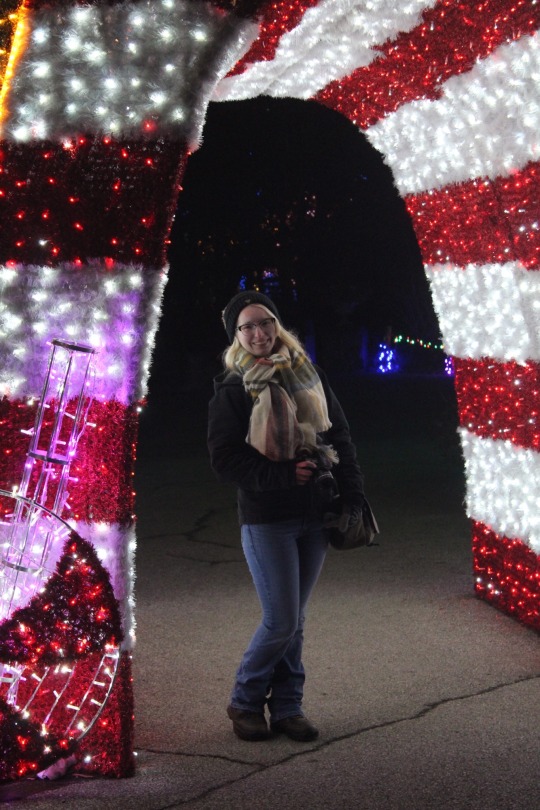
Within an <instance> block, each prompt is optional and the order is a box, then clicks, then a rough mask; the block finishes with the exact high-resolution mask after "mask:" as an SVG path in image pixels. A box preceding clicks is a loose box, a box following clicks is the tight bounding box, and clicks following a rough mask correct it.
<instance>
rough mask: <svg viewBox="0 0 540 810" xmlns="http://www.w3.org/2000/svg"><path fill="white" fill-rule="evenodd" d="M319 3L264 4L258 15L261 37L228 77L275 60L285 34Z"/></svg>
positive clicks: (308, 0)
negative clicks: (253, 65) (260, 63)
mask: <svg viewBox="0 0 540 810" xmlns="http://www.w3.org/2000/svg"><path fill="white" fill-rule="evenodd" d="M319 2H320V0H287V2H279V3H276V0H267V2H265V3H262V4H261V5H260V9H259V11H258V13H257V18H258V20H259V21H260V26H261V27H260V33H259V36H258V38H257V39H256V40H255V42H254V43H253V45H252V46H251V48H250V49H249V50H248V52H247V53H246V55H245V56H244V57H243V58H242V59H240V60H239V61H238V62H237V63H236V65H235V66H234V67H233V69H232V70H230V71H229V73H228V74H227V75H228V76H236V75H237V74H239V73H243V72H244V71H245V69H246V68H247V67H248V65H250V64H252V63H254V62H267V61H269V60H270V59H273V58H274V54H275V53H276V48H277V46H278V45H279V40H280V39H281V37H282V36H283V34H286V33H287V31H292V29H293V28H296V26H297V25H298V23H299V22H300V20H301V19H302V17H303V16H304V14H305V12H306V10H307V9H308V8H312V7H313V6H317V5H319Z"/></svg>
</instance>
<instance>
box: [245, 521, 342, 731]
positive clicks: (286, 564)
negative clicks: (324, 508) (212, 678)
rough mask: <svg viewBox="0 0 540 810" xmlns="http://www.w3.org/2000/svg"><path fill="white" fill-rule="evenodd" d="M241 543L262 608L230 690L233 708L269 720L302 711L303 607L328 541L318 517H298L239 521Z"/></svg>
mask: <svg viewBox="0 0 540 810" xmlns="http://www.w3.org/2000/svg"><path fill="white" fill-rule="evenodd" d="M241 531H242V547H243V549H244V555H245V557H246V561H247V564H248V566H249V570H250V572H251V576H252V577H253V582H254V584H255V588H256V590H257V595H258V597H259V601H260V603H261V608H262V620H261V624H260V625H259V627H258V628H257V630H256V631H255V634H254V635H253V638H252V639H251V641H250V643H249V646H248V648H247V650H246V651H245V653H244V655H243V657H242V661H241V663H240V666H239V668H238V672H237V673H236V683H235V685H234V688H233V691H232V695H231V705H232V706H234V708H236V709H243V710H245V711H252V712H257V713H262V712H264V706H265V703H268V708H269V710H270V715H271V718H272V720H274V721H277V720H282V719H283V718H284V717H293V716H294V715H298V714H302V710H301V708H300V707H301V705H302V696H303V687H304V681H305V672H304V666H303V664H302V645H303V640H304V633H303V629H304V618H305V608H306V605H307V602H308V599H309V596H310V594H311V592H312V590H313V587H314V585H315V583H316V582H317V579H318V577H319V574H320V572H321V568H322V566H323V563H324V559H325V556H326V551H327V548H328V541H327V537H326V533H325V531H324V529H323V527H322V525H321V522H320V521H319V520H311V521H309V522H307V521H306V522H305V521H304V520H303V519H302V518H298V519H294V520H288V521H283V522H279V523H262V524H252V525H244V526H242V530H241Z"/></svg>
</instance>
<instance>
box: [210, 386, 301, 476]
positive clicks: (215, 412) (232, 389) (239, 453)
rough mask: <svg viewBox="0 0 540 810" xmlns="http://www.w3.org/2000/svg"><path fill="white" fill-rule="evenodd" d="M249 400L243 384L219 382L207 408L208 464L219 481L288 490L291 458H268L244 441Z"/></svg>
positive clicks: (293, 468) (292, 467) (292, 471)
mask: <svg viewBox="0 0 540 810" xmlns="http://www.w3.org/2000/svg"><path fill="white" fill-rule="evenodd" d="M250 415H251V400H250V398H249V396H248V395H247V394H246V392H245V391H244V389H243V387H242V385H222V386H221V387H219V388H218V389H217V391H216V393H215V394H214V397H213V398H212V399H211V401H210V405H209V408H208V450H209V453H210V463H211V465H212V469H213V470H214V472H215V473H216V475H217V477H218V478H219V480H220V481H222V482H224V483H232V484H236V486H238V487H240V488H241V489H245V490H248V491H252V492H265V491H269V490H279V489H290V488H291V487H294V486H295V484H296V465H295V462H294V461H271V460H270V459H268V458H266V456H263V455H262V453H259V451H258V450H256V449H255V448H254V447H251V445H249V444H247V442H246V436H247V432H248V427H249V419H250Z"/></svg>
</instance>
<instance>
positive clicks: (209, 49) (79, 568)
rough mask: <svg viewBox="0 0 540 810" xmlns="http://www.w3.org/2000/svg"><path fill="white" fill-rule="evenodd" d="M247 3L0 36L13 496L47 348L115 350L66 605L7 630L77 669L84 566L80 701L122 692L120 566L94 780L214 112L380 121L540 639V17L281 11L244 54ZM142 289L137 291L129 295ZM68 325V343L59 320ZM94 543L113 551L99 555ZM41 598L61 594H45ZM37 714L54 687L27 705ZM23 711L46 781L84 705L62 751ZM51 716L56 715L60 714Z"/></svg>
mask: <svg viewBox="0 0 540 810" xmlns="http://www.w3.org/2000/svg"><path fill="white" fill-rule="evenodd" d="M234 5H235V4H234V3H233V2H232V0H231V3H230V4H228V3H225V2H223V3H216V4H215V7H214V6H213V5H212V3H199V2H190V0H185V2H173V0H159V1H158V2H155V0H152V1H150V0H126V1H125V2H114V1H113V2H109V0H103V2H99V0H94V2H92V3H89V4H87V5H84V4H83V5H81V4H80V3H78V2H75V0H74V2H73V3H70V2H62V3H58V4H49V3H45V4H39V3H29V4H27V5H26V6H25V10H24V18H23V17H21V18H20V21H21V25H20V26H19V27H18V29H15V23H14V18H13V17H12V16H10V15H13V14H17V13H18V12H19V4H17V3H13V2H7V0H0V37H2V39H1V43H2V45H1V47H3V48H4V49H5V47H6V43H7V47H8V48H9V47H11V56H10V61H9V62H6V59H5V54H1V53H0V60H1V61H0V69H1V66H2V65H3V64H5V65H6V70H5V81H4V84H3V87H2V96H1V104H2V110H1V113H2V138H3V140H2V142H1V143H0V218H1V221H2V223H3V225H4V223H9V227H2V230H1V231H0V273H1V276H0V282H1V283H2V285H3V289H2V292H7V293H8V296H7V298H6V297H5V296H4V295H2V302H3V304H2V305H3V307H4V309H3V310H2V311H1V313H0V315H1V316H2V323H1V327H0V340H1V341H2V343H1V350H2V356H3V359H4V358H5V360H6V363H5V367H4V364H2V367H3V368H4V371H3V376H2V380H1V381H2V384H3V390H4V392H5V398H4V399H3V400H2V402H1V403H0V406H1V410H0V431H1V432H2V434H3V437H6V436H7V437H8V442H7V444H4V448H5V449H4V452H3V454H2V457H1V459H0V461H1V463H0V484H2V485H4V486H5V485H9V486H8V487H7V488H8V489H11V486H12V485H13V483H14V482H17V481H19V480H20V475H21V473H22V471H23V467H24V462H25V453H26V449H27V439H28V437H27V436H24V435H22V436H21V434H20V433H19V429H20V428H21V427H22V428H24V429H28V428H30V427H31V425H32V424H33V421H34V417H35V410H36V406H35V405H33V404H29V403H32V402H33V400H34V399H35V398H36V397H37V396H38V394H39V391H38V390H37V388H36V385H37V382H38V381H39V380H41V379H42V378H43V373H44V367H43V350H42V349H41V348H40V347H42V346H43V345H46V343H47V341H50V340H51V339H52V338H53V337H58V338H60V339H64V340H66V341H77V342H81V343H84V344H86V345H89V346H92V347H93V348H96V349H99V354H98V359H97V362H96V391H95V400H94V402H93V404H92V406H91V408H90V410H89V413H88V419H89V420H90V421H92V422H93V423H95V425H96V427H95V428H94V429H92V431H86V432H85V434H84V436H83V437H82V439H81V442H80V444H79V446H78V448H77V455H76V457H75V459H74V460H73V463H72V467H71V469H72V471H73V477H77V478H78V479H79V480H78V482H77V485H76V486H75V482H73V486H72V491H71V492H70V499H69V502H70V504H71V510H72V512H73V514H74V516H75V517H76V519H77V530H76V535H77V536H73V537H72V538H71V539H69V540H68V541H67V542H68V545H67V546H65V548H64V551H63V552H61V553H60V557H59V560H58V563H57V565H58V566H59V567H57V568H55V570H54V572H51V571H49V572H48V573H49V578H48V580H47V582H48V583H49V585H50V590H49V591H47V590H46V591H45V593H44V594H39V595H38V594H36V595H35V596H34V597H32V599H31V600H30V603H29V605H27V606H26V607H28V608H29V610H30V613H29V614H28V616H27V618H26V619H25V621H24V622H19V624H22V625H23V626H24V630H20V628H19V631H18V634H17V632H16V628H15V626H12V625H9V624H6V623H5V622H3V623H2V625H0V632H5V633H7V636H6V639H7V640H6V644H9V645H11V646H9V647H5V648H4V650H5V651H6V657H9V655H12V656H17V658H18V662H19V665H20V666H22V665H23V663H24V664H25V665H27V662H28V661H30V660H32V661H35V666H39V667H45V666H47V667H49V666H50V667H53V666H56V665H57V663H55V659H54V656H55V655H57V654H59V650H62V649H64V645H65V647H66V649H69V650H70V656H71V655H72V656H74V657H76V655H77V650H76V648H74V647H73V646H71V647H70V646H69V644H70V643H71V641H70V639H69V638H68V637H67V636H66V633H64V632H63V630H65V625H64V623H68V624H69V622H71V621H72V620H74V619H73V617H72V616H71V614H69V617H67V614H65V613H64V612H63V608H62V607H58V606H62V605H63V604H64V602H63V599H64V595H63V594H64V587H65V586H67V581H68V580H69V578H70V577H73V578H74V581H75V583H76V584H75V591H74V595H73V596H72V597H70V598H72V599H74V600H75V601H76V603H78V604H77V607H78V608H80V614H78V615H79V616H81V617H82V618H79V619H77V621H80V628H81V633H80V637H81V639H82V643H83V646H84V647H85V648H87V649H89V650H90V649H92V653H91V654H90V655H89V656H88V658H85V657H84V655H83V657H82V658H77V666H76V671H75V674H74V675H73V676H72V677H71V679H70V682H69V683H70V687H69V688H70V689H71V688H73V689H74V691H75V695H74V697H73V698H72V699H71V698H70V704H72V705H74V706H81V705H82V704H80V702H79V700H78V698H79V695H80V694H82V693H81V692H80V691H78V690H80V689H81V688H82V685H83V684H85V683H86V684H88V683H94V678H95V677H96V673H97V677H98V680H99V681H100V683H105V684H107V683H108V681H107V678H108V675H107V677H103V678H102V677H101V673H100V670H99V666H100V662H101V660H102V659H101V657H99V656H102V655H103V654H104V653H103V650H102V649H101V648H100V649H99V650H97V651H96V650H95V649H94V647H93V644H94V641H95V638H94V635H93V633H94V631H95V629H96V627H97V628H98V629H99V628H100V627H102V626H103V627H108V630H107V632H106V633H105V635H104V636H103V637H100V638H99V641H98V645H101V644H103V643H105V644H107V643H109V642H110V643H111V644H113V645H117V644H119V643H120V637H121V635H120V632H119V631H118V626H117V623H116V621H112V623H110V624H109V623H108V622H109V619H110V618H111V617H112V616H113V613H114V604H115V602H114V600H113V599H112V598H111V599H109V598H108V597H107V598H105V594H106V592H107V593H109V595H110V592H108V591H107V586H106V581H105V579H103V577H102V574H103V570H105V571H106V573H107V576H108V577H109V580H110V582H111V585H112V594H113V596H114V599H116V600H117V602H118V603H119V615H120V616H121V619H122V622H123V623H124V624H123V627H122V628H121V629H122V637H123V639H124V641H123V642H122V647H121V653H120V657H119V659H118V664H117V668H116V676H115V680H114V684H113V685H112V687H111V689H110V691H109V692H108V693H107V699H106V702H104V703H103V704H102V706H101V710H100V714H99V717H97V718H96V719H95V721H94V722H93V725H92V726H91V728H89V726H90V721H89V719H88V718H87V717H85V715H84V711H83V713H82V715H80V717H79V719H80V722H81V723H82V725H83V727H84V736H83V741H82V742H83V744H82V745H81V746H79V747H78V753H79V758H78V761H77V765H76V767H77V768H78V769H79V770H81V771H82V772H89V773H100V774H107V775H116V776H121V775H126V774H127V773H129V772H130V769H131V768H132V764H133V759H132V734H133V726H132V705H131V685H130V645H131V643H132V638H133V634H132V629H133V628H132V627H127V626H126V622H127V623H128V624H129V619H128V618H127V617H128V616H129V615H130V611H131V608H130V606H129V600H130V591H129V588H130V585H129V583H130V573H129V570H128V569H129V568H130V565H131V562H130V556H129V553H128V549H129V548H131V547H132V545H133V542H134V539H133V538H134V534H133V513H132V509H133V490H132V485H131V482H132V473H133V462H134V456H135V446H136V409H137V408H138V407H139V405H140V399H141V398H142V397H143V396H144V391H145V385H146V376H147V373H148V367H149V360H150V353H151V347H152V342H153V333H154V331H155V328H156V325H157V320H158V316H159V307H160V296H161V292H162V290H163V284H164V280H165V277H166V272H167V268H166V262H165V242H166V239H167V236H168V230H169V228H170V223H171V219H172V216H173V212H174V206H175V200H176V195H177V193H178V184H179V178H180V176H181V173H182V171H183V166H184V161H185V158H186V157H187V154H188V152H189V149H190V148H193V147H194V146H195V145H196V144H197V143H198V141H199V138H200V131H201V127H202V123H203V120H204V113H205V109H206V105H207V103H208V101H209V99H210V98H212V97H213V98H214V99H216V100H227V99H234V98H250V97H253V96H256V95H261V94H268V95H282V96H291V97H295V98H305V99H308V98H311V99H317V100H318V101H320V102H321V103H323V104H326V105H328V106H330V107H332V108H333V109H336V110H338V111H340V112H341V113H343V114H344V115H346V116H347V117H348V118H350V120H352V121H353V122H354V123H355V124H356V125H357V126H358V127H359V128H361V129H363V130H365V133H366V137H367V138H368V139H369V140H370V142H371V143H372V144H373V146H374V147H375V148H376V149H378V150H379V151H380V152H381V153H382V154H383V156H384V158H385V160H386V161H387V163H388V164H389V166H390V167H391V169H392V171H393V174H394V178H395V182H396V185H397V187H398V189H399V191H400V193H401V194H402V196H403V198H404V200H405V204H406V206H407V209H408V211H409V213H410V215H411V218H412V221H413V224H414V227H415V230H416V233H417V236H418V241H419V244H420V247H421V250H422V255H423V257H424V261H425V264H426V272H427V275H428V278H429V280H430V284H431V288H432V291H433V297H434V303H435V307H436V310H437V313H438V316H439V322H440V324H441V331H442V334H443V338H444V344H445V347H446V349H447V351H448V352H449V353H450V354H451V355H452V357H453V358H454V363H455V369H456V390H457V392H458V401H459V410H460V422H461V437H462V442H463V447H464V452H465V456H466V476H467V511H468V514H469V516H470V517H471V519H472V520H473V541H474V546H475V552H474V560H475V569H476V574H477V584H476V587H477V591H478V593H479V594H480V595H481V596H483V597H484V598H487V599H489V600H490V601H491V602H492V603H493V604H497V605H498V606H500V607H502V608H503V609H504V610H507V611H508V612H510V613H511V614H512V615H516V616H517V617H518V618H519V619H520V620H522V621H524V622H526V623H528V624H530V625H531V626H534V627H537V628H538V627H539V626H540V625H539V610H538V605H539V604H540V592H539V589H538V576H537V574H538V559H539V558H538V554H539V552H540V546H539V542H540V538H539V533H538V517H537V516H538V514H539V509H538V498H537V493H538V490H539V483H540V473H539V469H538V467H539V463H538V459H539V458H540V456H539V448H538V444H537V437H538V427H537V425H538V421H537V420H538V407H537V405H538V390H539V384H540V379H539V369H540V365H539V364H540V348H539V341H538V306H537V302H538V295H537V290H538V286H537V284H538V282H537V278H538V274H537V271H538V269H540V267H539V262H540V228H539V224H538V223H539V222H540V187H539V184H540V172H539V167H538V166H539V164H538V161H539V153H538V132H539V131H540V102H539V100H538V82H537V76H538V72H539V70H540V55H539V54H540V47H539V38H538V33H537V30H538V28H539V26H540V4H538V3H536V2H534V1H533V2H529V0H493V2H490V3H478V2H476V0H474V1H473V0H459V2H458V0H438V2H434V3H428V2H426V0H411V2H409V3H407V4H406V5H405V6H404V5H403V4H399V3H395V0H380V2H377V3H369V4H366V3H365V2H363V0H353V2H352V3H351V0H333V1H332V2H331V3H329V2H317V0H286V2H274V3H265V4H264V5H261V13H262V25H261V36H260V37H259V39H258V40H257V41H256V42H255V43H254V44H253V46H252V48H251V50H250V51H249V52H248V53H247V54H246V50H247V48H248V47H249V45H250V42H251V41H252V40H253V39H254V38H255V36H256V31H255V30H254V27H253V24H252V22H251V21H250V20H247V19H242V17H241V16H240V15H239V13H238V12H237V11H235V13H233V14H231V13H230V9H231V8H233V7H234ZM248 5H249V4H248ZM257 5H258V4H256V3H255V4H252V7H256V6H257ZM113 31H114V36H111V32H113ZM86 42H88V43H89V47H86V46H85V43H86ZM179 54H181V58H180V57H179ZM244 55H245V56H244ZM243 56H244V58H243V59H242V57H243ZM239 60H242V61H239ZM235 66H236V67H235ZM227 71H230V73H229V75H228V76H226V77H225V74H226V73H227ZM224 77H225V78H224ZM239 136H241V133H239ZM126 234H129V238H126ZM133 278H139V280H140V284H138V286H137V285H135V287H133V286H130V285H131V282H130V279H133ZM51 291H52V293H51ZM57 291H58V292H59V293H61V295H60V297H59V298H58V300H56V297H55V294H56V292H57ZM49 293H51V295H50V297H49ZM62 293H63V295H62ZM62 313H63V315H64V317H63V318H61V317H60V315H61V314H62ZM495 321H496V322H497V324H498V327H497V328H494V322H495ZM59 322H61V323H62V324H66V326H67V327H69V329H70V332H69V333H68V334H65V333H64V332H62V333H58V332H57V331H56V329H57V324H58V323H59ZM117 324H118V326H117ZM517 389H519V394H517V395H516V393H515V391H516V390H517ZM111 416H112V417H113V418H112V419H110V417H111ZM109 436H110V437H112V438H113V439H114V449H115V453H114V454H112V453H111V454H109V453H108V447H107V444H106V439H107V438H108V437H109ZM23 439H24V440H25V441H26V447H25V446H24V445H23ZM495 468H496V469H497V473H498V474H497V476H494V475H493V469H495ZM100 476H102V478H101V486H100ZM105 483H106V485H107V492H106V494H105V495H104V493H103V489H104V484H105ZM524 504H525V506H524ZM4 512H6V513H7V512H9V508H8V507H7V506H5V508H4ZM97 516H99V517H97ZM79 538H80V539H79ZM98 546H100V551H101V553H102V557H103V559H102V560H100V558H98V557H97V555H96V557H93V556H92V551H94V552H95V549H96V548H97V547H98ZM96 559H97V562H96ZM70 572H72V573H70ZM57 575H58V577H57ZM58 578H59V579H60V580H61V581H62V585H61V586H60V585H58V587H57V583H58V581H59V579H58ZM87 582H88V583H89V584H87ZM85 589H86V591H87V593H86V594H85V593H84V591H85ZM51 593H52V595H51ZM65 593H66V594H67V593H68V591H67V590H66V591H65ZM92 594H95V598H94V596H92ZM42 597H43V598H44V599H45V600H47V599H49V601H46V602H45V603H42V602H39V604H38V603H37V602H36V603H33V601H32V600H33V599H38V598H39V599H41V598H42ZM53 598H54V601H52V600H53ZM45 605H50V606H51V607H49V608H47V610H45ZM53 605H55V606H56V607H52V606H53ZM17 609H19V608H17ZM25 609H26V608H25V607H21V608H20V610H25ZM38 613H39V615H40V616H41V617H43V616H44V617H45V619H47V614H48V615H49V616H53V615H55V616H56V617H57V620H58V621H57V622H55V623H54V628H53V625H52V624H51V625H48V624H47V622H46V621H45V623H41V624H40V623H39V621H38ZM42 614H43V616H42ZM17 615H18V614H17ZM101 617H103V624H101ZM5 621H7V622H9V621H10V619H9V618H8V619H6V620H5ZM57 624H58V627H57V626H56V625H57ZM91 626H92V627H91ZM126 630H127V632H126ZM38 631H39V632H38ZM68 635H69V634H68ZM105 639H107V640H105ZM81 652H83V653H84V651H81ZM94 656H97V657H99V660H98V658H97V657H94ZM23 659H24V660H23ZM32 666H34V664H32ZM85 667H87V669H86V670H85ZM42 671H43V670H41V669H40V670H39V673H41V672H42ZM36 672H38V670H36ZM39 673H38V679H39V678H40V677H41V675H40V674H39ZM105 674H106V673H105ZM49 677H52V676H51V675H50V674H47V678H49ZM100 688H102V687H100ZM60 691H61V690H60ZM46 692H47V693H48V690H44V691H43V693H42V696H43V695H44V694H45V693H46ZM17 695H18V696H19V695H21V696H22V684H21V685H20V688H19V689H18V690H17ZM66 695H67V692H66ZM17 699H18V698H17ZM100 699H101V698H97V697H96V700H98V702H99V700H100ZM40 701H41V697H39V696H37V697H36V700H35V702H34V703H33V704H32V706H31V709H32V711H31V714H32V713H33V712H34V711H35V710H36V708H37V704H38V703H40ZM42 709H43V711H44V712H48V711H50V707H49V708H46V707H45V705H44V704H43V706H42ZM15 711H18V710H15V709H14V708H13V706H12V705H10V704H9V702H8V701H6V700H5V699H4V698H2V701H1V702H0V740H1V743H2V746H3V751H2V754H4V757H7V759H6V760H5V761H6V762H8V765H7V766H4V767H5V768H6V767H8V768H9V769H10V770H9V774H8V778H17V777H20V776H24V775H26V774H28V773H30V772H35V771H36V769H38V768H39V765H38V759H39V757H40V756H41V755H43V756H45V755H46V756H48V755H49V753H51V756H52V758H53V759H55V758H56V757H57V756H58V755H59V754H61V753H63V752H64V753H67V754H70V753H71V751H72V748H71V744H72V739H71V736H70V732H69V731H68V730H67V728H68V726H69V723H70V722H71V718H72V717H73V713H72V712H73V710H72V709H69V712H70V713H71V714H70V720H69V721H67V722H66V723H61V722H59V723H58V726H55V729H54V730H53V731H52V732H51V733H52V737H51V741H50V742H51V752H45V751H44V749H43V747H42V748H40V746H41V745H42V743H43V740H40V738H39V735H38V737H37V738H36V736H35V733H34V732H35V729H34V727H33V726H32V722H33V719H32V717H29V718H19V716H18V715H17V716H14V712H15ZM45 716H46V715H45ZM51 716H53V715H51ZM35 717H38V718H39V719H40V721H42V719H43V715H40V714H39V712H38V714H36V715H35ZM18 722H19V723H21V724H22V725H20V726H18V727H17V726H16V724H17V723H18ZM72 728H73V726H72ZM15 729H16V730H17V731H19V730H22V732H23V733H22V734H21V740H22V742H21V743H20V745H21V746H22V747H23V748H24V749H25V752H26V753H25V752H24V751H22V750H21V748H17V745H16V740H17V735H16V733H14V730H15ZM10 752H11V753H10ZM33 752H36V753H35V756H34V755H33ZM40 752H41V753H40ZM32 757H33V758H32ZM86 757H89V758H90V759H89V761H85V758H86ZM6 773H7V771H6Z"/></svg>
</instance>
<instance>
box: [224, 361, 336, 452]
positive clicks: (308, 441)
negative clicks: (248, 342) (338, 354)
mask: <svg viewBox="0 0 540 810" xmlns="http://www.w3.org/2000/svg"><path fill="white" fill-rule="evenodd" d="M235 368H236V370H237V371H238V372H239V374H241V375H242V379H243V383H244V388H245V390H246V391H247V392H248V393H249V394H250V395H251V396H252V397H253V400H254V402H253V410H252V412H251V419H250V423H249V430H248V435H247V437H246V442H247V443H248V444H250V445H252V447H255V448H256V449H257V450H258V451H259V452H260V453H262V454H263V455H264V456H266V457H267V458H269V459H271V460H272V461H286V460H290V459H294V458H298V457H299V456H301V455H302V451H305V453H307V454H310V453H312V452H313V451H315V450H317V451H318V452H319V453H320V452H322V453H323V454H324V455H325V456H326V457H327V458H328V460H329V461H330V463H334V464H335V463H337V460H338V459H337V454H336V452H335V451H334V450H333V448H331V447H329V446H327V445H323V444H321V443H320V442H319V440H318V438H317V434H318V433H322V432H324V431H325V430H328V429H329V428H330V427H331V426H332V423H331V422H330V420H329V418H328V407H327V404H326V396H325V393H324V389H323V387H322V383H321V379H320V377H319V375H318V374H317V371H316V369H315V367H314V366H313V364H312V363H311V361H310V360H309V358H308V357H307V355H306V354H304V353H303V352H294V351H292V350H289V349H288V348H287V346H282V347H281V348H280V351H279V354H273V355H271V356H270V357H267V358H256V357H254V356H253V355H252V354H250V352H247V351H243V352H241V353H240V354H239V355H238V358H237V360H236V363H235Z"/></svg>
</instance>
